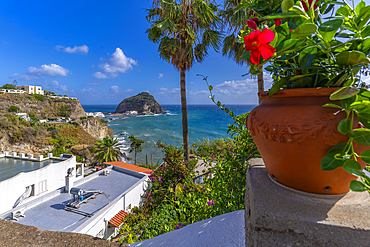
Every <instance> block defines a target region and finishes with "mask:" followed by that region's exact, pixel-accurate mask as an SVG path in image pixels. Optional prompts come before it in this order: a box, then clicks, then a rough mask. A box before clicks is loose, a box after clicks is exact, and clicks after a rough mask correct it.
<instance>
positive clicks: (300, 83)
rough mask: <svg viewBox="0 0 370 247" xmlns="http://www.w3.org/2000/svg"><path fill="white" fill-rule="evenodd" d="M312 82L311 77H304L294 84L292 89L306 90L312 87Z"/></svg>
mask: <svg viewBox="0 0 370 247" xmlns="http://www.w3.org/2000/svg"><path fill="white" fill-rule="evenodd" d="M311 82H312V78H311V77H304V78H301V79H298V80H296V81H294V82H293V84H292V88H304V87H308V86H310V84H311Z"/></svg>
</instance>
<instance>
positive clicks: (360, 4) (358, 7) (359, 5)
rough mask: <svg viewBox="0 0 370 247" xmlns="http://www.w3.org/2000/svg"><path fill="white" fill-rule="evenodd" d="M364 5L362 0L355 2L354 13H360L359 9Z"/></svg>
mask: <svg viewBox="0 0 370 247" xmlns="http://www.w3.org/2000/svg"><path fill="white" fill-rule="evenodd" d="M365 6H366V3H365V2H364V1H361V2H359V3H358V4H357V6H356V8H355V13H356V14H357V15H360V11H361V9H363V8H364V7H365Z"/></svg>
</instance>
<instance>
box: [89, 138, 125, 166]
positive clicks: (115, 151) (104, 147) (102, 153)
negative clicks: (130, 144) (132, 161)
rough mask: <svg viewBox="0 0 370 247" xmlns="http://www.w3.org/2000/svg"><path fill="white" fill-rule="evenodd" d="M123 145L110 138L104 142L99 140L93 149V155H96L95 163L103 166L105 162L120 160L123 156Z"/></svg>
mask: <svg viewBox="0 0 370 247" xmlns="http://www.w3.org/2000/svg"><path fill="white" fill-rule="evenodd" d="M122 145H123V144H122V143H119V142H118V139H117V138H114V139H112V138H111V137H110V136H107V137H105V138H104V139H103V140H97V141H96V145H95V147H94V149H93V153H95V156H94V161H96V162H98V163H99V164H103V163H104V162H111V161H117V160H120V159H121V157H122V156H123V153H122V152H121V150H120V149H121V147H122Z"/></svg>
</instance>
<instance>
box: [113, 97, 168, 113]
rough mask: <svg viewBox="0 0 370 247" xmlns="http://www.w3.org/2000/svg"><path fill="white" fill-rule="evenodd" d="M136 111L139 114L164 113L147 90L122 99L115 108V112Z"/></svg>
mask: <svg viewBox="0 0 370 247" xmlns="http://www.w3.org/2000/svg"><path fill="white" fill-rule="evenodd" d="M135 111H136V112H137V114H141V115H153V114H165V113H166V112H165V111H164V110H163V108H162V106H160V105H159V104H158V102H157V101H156V100H155V99H154V97H153V96H152V95H150V94H149V93H147V92H142V93H139V94H138V95H136V96H132V97H130V98H128V99H124V100H123V101H122V102H121V103H119V105H118V106H117V108H116V111H115V112H116V113H126V112H135Z"/></svg>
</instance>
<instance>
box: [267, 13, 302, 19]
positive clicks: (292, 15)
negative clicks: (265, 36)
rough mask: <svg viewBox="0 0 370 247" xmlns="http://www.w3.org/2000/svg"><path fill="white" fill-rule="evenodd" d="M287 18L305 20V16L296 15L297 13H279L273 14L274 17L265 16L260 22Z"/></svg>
mask: <svg viewBox="0 0 370 247" xmlns="http://www.w3.org/2000/svg"><path fill="white" fill-rule="evenodd" d="M287 17H303V18H305V19H307V16H306V15H303V14H298V13H294V12H289V13H279V14H274V15H266V16H264V17H263V18H262V19H261V20H265V19H267V20H275V19H278V18H287Z"/></svg>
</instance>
